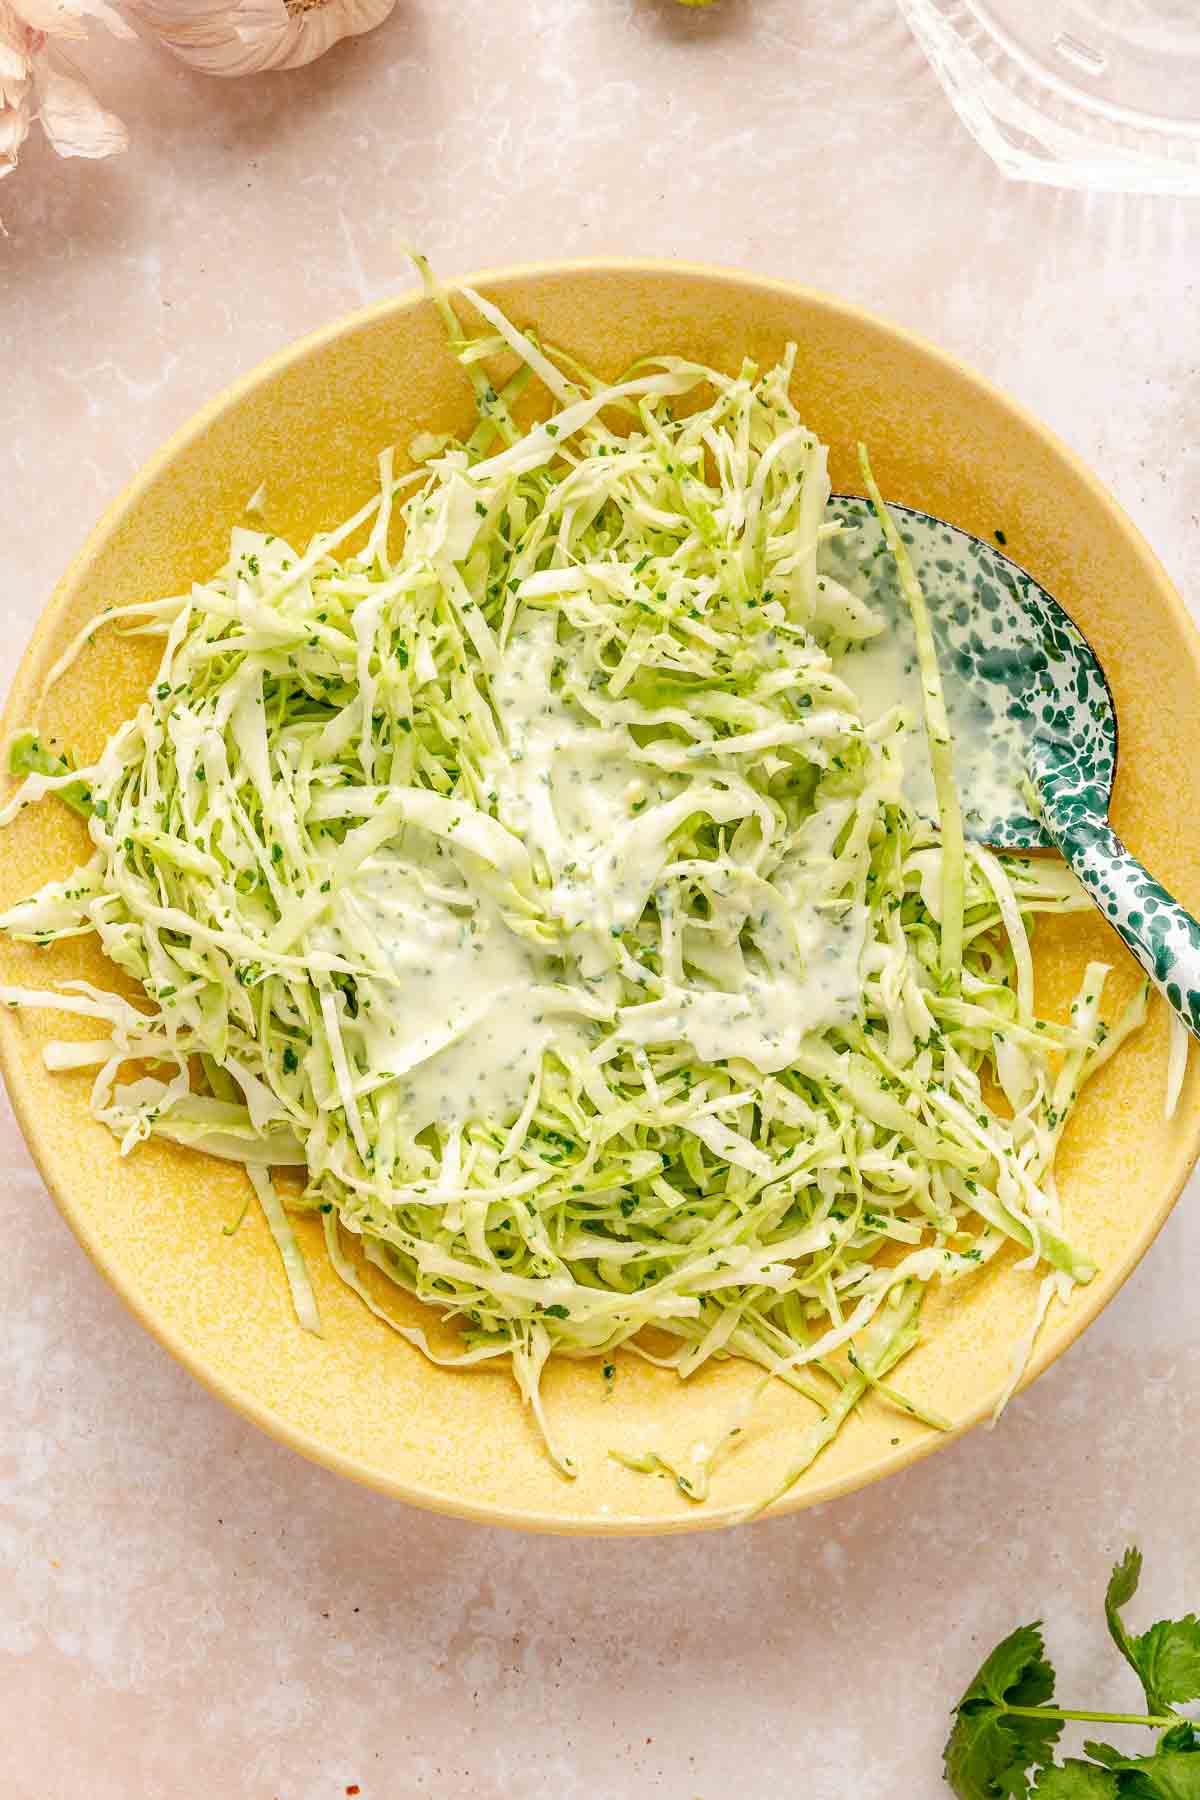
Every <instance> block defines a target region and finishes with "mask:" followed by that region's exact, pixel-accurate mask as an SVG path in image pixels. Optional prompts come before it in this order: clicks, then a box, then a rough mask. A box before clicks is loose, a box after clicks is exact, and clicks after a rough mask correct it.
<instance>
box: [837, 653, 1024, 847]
mask: <svg viewBox="0 0 1200 1800" xmlns="http://www.w3.org/2000/svg"><path fill="white" fill-rule="evenodd" d="M833 666H834V670H835V672H836V673H837V675H838V676H839V677H840V679H841V680H842V681H844V682H845V683H846V686H847V687H848V688H849V689H850V690H851V692H852V693H853V695H854V697H855V699H856V700H857V701H858V703H859V706H860V707H861V708H862V716H863V720H864V722H865V723H866V724H868V725H873V724H874V723H875V721H876V720H877V719H881V718H882V717H883V716H884V714H885V713H888V712H891V711H892V710H893V709H894V708H895V707H897V706H899V707H902V708H903V710H904V730H903V735H902V737H901V739H900V745H901V754H902V757H903V762H904V796H905V799H906V800H907V801H908V803H909V805H910V806H911V807H912V808H913V810H914V812H917V813H919V814H920V816H921V817H922V818H923V819H926V820H928V821H929V823H930V824H936V823H937V801H936V799H935V797H934V791H933V769H932V767H931V765H930V761H929V747H928V744H927V742H926V738H925V717H924V713H923V710H922V700H921V676H920V671H919V670H918V668H917V653H916V646H915V643H914V640H913V637H912V633H911V630H909V631H905V630H904V629H903V622H901V623H900V624H899V625H898V626H897V627H893V628H889V629H888V630H886V631H884V632H881V633H880V635H879V636H878V637H874V638H869V639H867V640H866V642H864V643H859V644H853V645H851V646H850V647H849V648H848V649H847V650H845V651H844V652H843V653H842V654H841V655H840V656H837V657H835V658H834V665H833ZM943 687H944V690H945V694H946V711H947V714H948V716H949V719H950V727H951V732H952V735H953V739H954V750H955V760H956V763H957V765H958V767H959V768H960V770H961V772H962V790H961V792H962V805H963V815H964V820H965V821H966V823H967V824H968V826H969V825H970V823H971V821H972V819H977V820H980V821H986V820H988V819H1003V818H1007V817H1008V815H1009V813H1010V812H1012V811H1013V809H1014V807H1018V808H1019V807H1020V806H1021V804H1022V801H1021V782H1022V778H1023V776H1024V774H1025V761H1024V758H1025V746H1024V740H1023V738H1022V737H1021V734H1020V733H1019V732H1018V731H1017V730H1016V729H1015V727H1013V726H1011V725H1009V724H1008V722H1007V721H1004V720H1001V721H997V719H996V717H995V714H994V712H993V710H992V708H991V707H989V706H985V705H984V704H983V703H982V702H981V701H980V699H979V698H978V697H977V696H976V695H974V694H972V692H971V690H970V689H969V688H967V687H966V686H965V685H964V684H962V683H956V682H955V681H953V679H952V678H950V677H943Z"/></svg>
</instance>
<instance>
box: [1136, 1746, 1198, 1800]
mask: <svg viewBox="0 0 1200 1800" xmlns="http://www.w3.org/2000/svg"><path fill="white" fill-rule="evenodd" d="M1117 1783H1118V1786H1117V1792H1118V1794H1120V1796H1121V1800H1200V1756H1197V1755H1196V1754H1195V1752H1194V1751H1187V1750H1168V1751H1167V1752H1166V1753H1165V1754H1164V1753H1162V1752H1160V1753H1159V1754H1158V1755H1157V1756H1138V1757H1131V1758H1130V1760H1129V1761H1128V1762H1124V1763H1122V1764H1121V1767H1120V1770H1119V1771H1118V1772H1117Z"/></svg>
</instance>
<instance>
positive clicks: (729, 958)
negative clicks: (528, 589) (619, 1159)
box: [331, 606, 867, 1134]
mask: <svg viewBox="0 0 1200 1800" xmlns="http://www.w3.org/2000/svg"><path fill="white" fill-rule="evenodd" d="M558 630H559V626H558V615H557V613H556V612H555V611H553V610H549V609H540V608H536V607H529V606H526V607H523V608H522V609H521V610H520V612H519V613H518V615H517V618H516V621H515V623H514V627H513V630H512V632H511V635H510V638H509V641H508V644H507V646H506V647H505V650H504V653H503V656H502V659H501V661H500V664H499V666H498V667H497V668H496V670H495V671H494V673H493V674H492V677H491V681H490V695H491V701H492V706H493V709H494V712H495V716H496V720H497V723H498V725H499V728H500V744H499V747H498V748H497V749H496V750H495V752H494V753H492V754H490V755H489V756H488V757H487V758H486V759H485V761H484V776H485V780H486V783H487V791H488V797H489V800H490V801H491V803H492V805H493V808H494V812H495V816H496V817H497V818H498V819H499V821H500V822H501V824H502V825H503V826H504V827H505V829H506V830H507V831H508V832H510V833H511V834H512V835H513V836H514V837H515V838H517V839H519V840H520V841H521V843H523V844H524V846H525V848H526V850H527V851H528V852H529V854H530V857H531V860H532V864H533V869H534V880H535V895H536V899H537V902H538V903H539V905H540V909H541V915H542V917H543V919H544V921H545V922H546V923H547V924H548V925H549V926H550V927H551V937H550V941H548V942H545V943H538V942H536V941H534V939H533V938H532V937H531V936H530V935H528V933H527V932H523V931H521V930H518V929H517V927H518V926H519V925H520V924H521V923H522V921H526V922H527V915H526V914H525V913H523V912H521V911H519V910H516V909H514V910H513V911H512V912H510V913H506V911H505V909H504V906H503V905H502V903H501V901H500V900H498V899H497V898H496V896H495V893H494V892H492V891H490V890H489V889H488V888H487V887H485V886H484V885H483V883H482V881H481V879H480V876H481V865H480V864H479V863H477V862H476V860H475V858H474V857H473V856H472V854H471V853H470V851H469V850H467V849H463V848H461V847H460V846H458V845H455V844H452V843H450V842H448V841H447V840H446V839H445V838H443V837H439V836H436V835H435V834H434V833H433V832H432V831H427V830H422V829H421V828H419V827H417V826H412V825H410V826H407V827H405V828H403V830H402V831H401V832H400V833H399V834H398V836H397V837H396V838H395V839H394V840H392V842H391V843H390V844H388V845H386V846H384V847H383V848H382V849H381V850H380V851H378V852H377V853H376V854H375V855H373V856H371V857H370V858H369V859H368V860H367V861H366V862H365V863H364V864H363V866H362V868H361V869H360V870H359V871H358V872H357V873H356V874H355V876H354V878H353V880H352V881H351V883H350V884H349V885H348V886H347V887H346V888H345V889H344V890H343V892H342V894H341V895H340V896H339V897H338V900H337V903H336V905H335V906H334V907H333V910H332V919H333V920H334V921H336V923H334V924H332V926H331V931H332V937H333V939H334V940H336V942H335V943H334V945H333V947H335V948H336V949H338V950H339V951H340V953H341V954H342V955H344V956H346V957H347V958H349V959H351V960H353V957H354V947H355V944H356V943H358V944H359V945H360V946H361V944H362V942H363V935H364V934H366V935H368V936H369V937H370V938H372V939H373V940H374V941H375V942H376V943H377V945H378V946H379V950H380V954H381V960H382V962H383V964H384V966H385V967H386V968H387V969H388V971H389V973H390V977H391V979H390V981H389V982H387V983H384V982H382V981H378V980H376V981H374V982H361V983H360V992H361V993H363V995H364V996H365V999H366V1017H365V1019H364V1021H363V1022H362V1029H363V1042H364V1046H365V1050H366V1068H365V1070H364V1071H363V1072H362V1079H363V1080H364V1081H366V1082H368V1083H369V1084H370V1085H371V1086H376V1085H378V1084H380V1083H381V1082H383V1081H387V1080H389V1079H392V1080H395V1081H396V1082H397V1083H398V1090H397V1091H398V1094H399V1097H400V1103H401V1106H402V1109H403V1113H404V1117H405V1123H406V1127H407V1129H408V1130H409V1131H410V1132H412V1133H413V1134H415V1133H417V1132H418V1131H420V1130H422V1129H423V1128H424V1127H425V1126H427V1125H429V1124H431V1123H437V1124H441V1125H454V1124H462V1123H464V1122H465V1121H466V1120H467V1119H469V1118H472V1117H474V1118H480V1117H484V1118H495V1119H505V1118H511V1117H513V1116H514V1115H515V1114H516V1113H517V1112H518V1111H519V1110H520V1108H521V1106H522V1104H523V1103H524V1101H525V1099H526V1097H527V1095H528V1093H529V1089H530V1084H531V1082H532V1081H533V1079H534V1077H535V1075H536V1072H537V1070H538V1067H539V1064H540V1061H541V1058H542V1056H543V1054H544V1053H545V1051H546V1050H547V1049H549V1048H551V1047H552V1046H553V1047H555V1048H557V1049H558V1050H559V1051H560V1052H561V1053H563V1054H564V1055H582V1054H584V1053H585V1052H586V1051H587V1050H588V1049H589V1047H591V1046H592V1045H594V1043H595V1039H596V1034H597V1029H598V1026H597V1025H596V1024H592V1025H591V1026H590V1027H589V1024H588V1021H589V1020H597V1019H599V1021H600V1022H601V1023H602V1024H603V1025H604V1026H606V1027H607V1039H606V1051H605V1054H610V1055H611V1054H612V1053H614V1051H615V1050H616V1049H617V1048H618V1047H619V1046H620V1045H622V1044H627V1045H640V1046H643V1047H649V1046H652V1045H656V1044H664V1043H672V1042H684V1043H687V1044H689V1045H690V1046H691V1049H692V1050H693V1052H694V1053H695V1055H696V1056H698V1057H700V1058H702V1059H703V1060H705V1061H719V1060H722V1059H724V1058H728V1057H741V1058H744V1059H745V1060H746V1061H748V1062H751V1063H752V1064H754V1066H755V1067H756V1068H758V1069H760V1070H761V1071H763V1072H764V1073H767V1072H773V1071H776V1070H779V1069H782V1068H784V1067H786V1066H787V1064H788V1063H789V1062H790V1061H791V1060H792V1059H793V1058H794V1055H795V1053H796V1050H797V1048H798V1046H799V1044H800V1042H801V1040H802V1039H803V1038H804V1037H805V1035H806V1034H808V1033H809V1032H820V1031H823V1030H826V1029H828V1027H829V1026H831V1025H834V1024H837V1023H841V1022H845V1021H847V1020H849V1019H850V1018H852V1017H853V1016H854V1014H855V1012H856V1010H857V1009H858V1006H859V1005H860V1002H861V991H862V978H861V965H862V957H863V947H864V942H865V936H866V926H867V914H866V908H865V907H863V906H858V905H855V906H847V905H842V904H840V903H830V902H829V901H828V900H827V899H826V900H824V901H822V902H819V903H818V902H814V901H810V900H809V899H808V898H807V897H806V894H805V887H806V883H805V879H804V859H803V857H801V858H800V859H793V860H792V861H791V864H790V866H789V863H788V862H785V864H784V865H783V866H782V867H781V868H780V869H779V870H778V871H777V885H771V884H768V883H766V882H764V881H762V880H760V879H759V878H758V877H757V876H755V875H753V874H752V872H750V871H746V870H739V869H738V868H737V867H736V866H732V865H721V864H710V863H701V864H695V865H678V864H674V863H673V860H672V852H671V848H670V844H671V839H672V836H673V834H674V833H675V832H676V831H677V830H678V828H679V826H680V825H682V824H683V822H684V821H685V820H686V819H687V818H688V817H689V816H690V815H692V814H693V813H696V812H703V813H707V814H708V815H709V816H710V817H712V818H713V819H714V820H716V821H718V822H720V823H724V824H728V825H729V826H730V828H731V829H732V828H735V827H736V826H737V825H738V824H739V822H740V821H742V820H745V819H747V818H753V817H754V816H755V815H756V813H761V812H762V807H763V803H762V801H761V798H760V796H759V795H757V794H756V793H755V791H754V790H753V789H752V788H751V787H750V786H749V785H748V784H746V783H744V782H741V781H740V780H739V778H738V777H736V776H735V775H732V774H731V775H730V776H729V777H728V778H727V779H726V780H719V779H708V780H699V779H697V778H694V777H693V778H692V779H690V780H689V779H688V777H686V776H684V775H680V774H675V773H672V772H664V771H663V770H661V769H658V768H655V767H653V766H651V765H648V764H646V763H644V762H641V761H639V760H638V759H637V756H636V749H637V746H636V742H635V740H634V738H633V737H632V735H631V734H630V732H629V731H628V730H627V729H626V728H625V727H624V726H616V727H605V726H602V725H598V724H596V723H595V722H594V721H593V720H592V719H591V718H589V717H588V715H587V714H586V713H585V712H584V711H583V710H582V708H580V707H578V706H576V705H575V704H574V703H573V702H572V701H571V700H570V699H567V698H564V697H563V695H562V694H561V693H560V691H559V689H558V686H557V685H556V679H555V677H556V668H557V663H558V661H559V656H560V651H559V643H558ZM844 817H845V814H844V810H843V809H842V808H841V807H833V808H826V809H822V811H821V812H819V813H818V814H816V815H814V817H813V819H812V821H810V830H809V836H811V838H812V843H811V845H810V846H808V849H809V850H810V852H811V853H812V854H815V856H816V857H817V859H818V863H819V862H820V861H822V860H824V859H825V858H827V857H828V856H829V855H830V853H831V851H832V847H833V842H834V839H835V838H836V835H837V832H838V830H840V828H841V825H842V823H843V822H844ZM460 835H461V833H460ZM687 880H699V881H702V882H703V883H704V884H705V892H706V894H707V896H708V901H709V906H710V909H711V917H710V919H709V920H708V922H707V924H706V925H704V926H698V925H697V924H696V923H695V922H694V921H689V920H687V919H686V915H685V916H684V922H683V923H682V924H681V926H680V932H679V943H678V968H677V970H676V971H675V972H674V973H675V974H676V976H677V977H678V979H671V978H670V977H669V976H668V975H667V973H666V971H664V975H663V978H662V979H658V980H653V979H650V978H648V983H647V984H648V995H647V1000H646V1002H645V1003H644V1004H641V1005H633V1006H629V1005H627V1006H624V1007H617V1006H616V1005H615V1004H614V1001H615V999H616V997H617V991H616V986H615V981H614V971H615V969H616V965H617V956H618V951H617V948H616V940H617V939H619V937H620V935H621V933H622V932H623V931H624V930H626V929H629V928H631V927H633V926H635V925H636V924H637V922H638V920H639V918H640V917H641V915H642V913H643V911H644V909H645V908H646V906H647V905H655V906H657V907H658V908H659V910H660V913H662V914H664V915H667V914H670V912H671V910H672V905H673V902H672V895H671V890H672V887H673V884H678V883H679V882H680V881H687ZM744 938H745V939H747V940H748V942H749V946H750V947H749V950H748V951H746V950H744V948H743V939H744ZM331 1098H332V1096H331Z"/></svg>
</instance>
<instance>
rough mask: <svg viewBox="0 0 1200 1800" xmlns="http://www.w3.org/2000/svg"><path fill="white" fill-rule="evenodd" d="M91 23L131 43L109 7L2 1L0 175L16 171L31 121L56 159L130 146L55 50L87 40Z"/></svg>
mask: <svg viewBox="0 0 1200 1800" xmlns="http://www.w3.org/2000/svg"><path fill="white" fill-rule="evenodd" d="M89 18H93V19H98V20H99V21H100V22H101V24H103V25H106V26H107V27H108V29H109V30H110V31H111V32H113V33H114V34H115V36H117V37H132V36H133V33H132V32H131V31H130V29H129V27H128V25H126V23H125V21H124V20H123V19H122V18H121V15H120V14H119V13H118V12H117V11H116V10H115V9H114V8H113V7H112V6H110V5H109V4H108V0H0V176H3V175H10V174H11V173H12V171H13V170H14V169H15V168H16V166H17V156H18V153H19V151H20V149H21V145H22V144H23V143H24V142H25V139H26V138H27V137H28V135H29V128H30V126H31V125H32V124H33V122H34V120H35V119H36V120H37V121H38V123H39V124H40V125H41V128H42V130H43V131H44V132H45V134H46V137H47V138H48V139H49V141H50V145H51V148H52V149H54V150H56V151H57V152H58V154H59V155H60V156H112V155H113V153H114V152H115V151H117V150H124V148H125V146H126V144H127V143H128V142H129V139H128V135H127V133H126V131H125V127H124V126H123V125H122V123H121V121H120V119H116V118H114V117H113V115H112V113H110V112H106V111H105V110H104V108H103V107H102V106H101V104H100V102H99V101H98V100H97V98H96V96H95V95H94V94H93V93H92V90H91V88H90V87H89V86H88V84H87V82H86V81H85V80H84V78H83V76H82V75H81V74H80V72H79V70H78V69H77V68H76V67H75V65H74V63H72V62H71V60H70V58H69V57H68V56H66V55H65V54H64V52H63V51H62V50H61V49H60V48H59V40H61V39H63V38H67V39H72V38H73V39H75V40H76V41H78V40H79V39H81V38H86V36H87V29H88V28H87V20H88V19H89ZM2 230H3V227H2V226H0V231H2Z"/></svg>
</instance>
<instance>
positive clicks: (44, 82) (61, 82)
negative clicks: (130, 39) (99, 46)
mask: <svg viewBox="0 0 1200 1800" xmlns="http://www.w3.org/2000/svg"><path fill="white" fill-rule="evenodd" d="M33 91H34V98H35V100H36V103H37V116H38V122H39V123H40V125H41V127H42V130H43V131H44V132H45V134H46V136H47V138H48V139H49V141H50V145H51V147H52V149H54V150H56V151H57V152H58V154H59V156H89V157H96V156H113V155H115V154H116V152H117V151H118V150H124V149H125V147H126V145H127V144H128V142H129V134H128V132H127V131H126V130H125V127H124V125H122V123H121V121H120V119H118V118H116V117H115V116H114V115H113V114H112V113H110V112H106V111H105V109H104V107H102V106H101V104H100V102H99V101H98V100H97V98H96V96H95V94H93V93H92V90H91V89H90V88H89V87H88V85H87V82H86V81H85V80H84V78H83V76H82V75H81V74H80V73H79V71H78V69H76V68H75V67H74V65H73V64H72V63H71V62H69V61H68V60H67V57H66V56H65V55H64V54H63V52H62V51H61V50H54V49H51V48H50V46H49V45H47V46H46V47H45V49H43V50H42V51H41V52H40V54H39V55H38V57H37V59H36V61H35V63H34V68H33Z"/></svg>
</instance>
